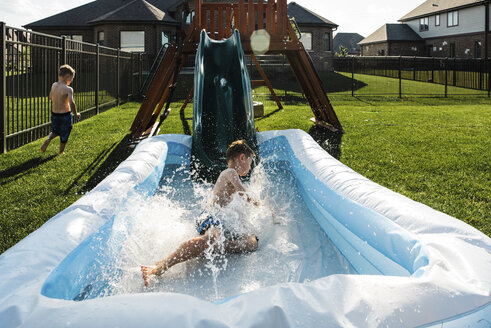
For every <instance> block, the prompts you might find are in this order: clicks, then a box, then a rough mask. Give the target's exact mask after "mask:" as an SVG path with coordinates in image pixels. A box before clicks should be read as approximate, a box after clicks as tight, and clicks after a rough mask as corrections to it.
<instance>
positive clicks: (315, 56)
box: [288, 2, 338, 69]
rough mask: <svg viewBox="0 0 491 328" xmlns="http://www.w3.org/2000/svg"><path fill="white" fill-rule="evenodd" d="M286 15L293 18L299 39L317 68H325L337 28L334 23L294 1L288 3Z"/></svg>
mask: <svg viewBox="0 0 491 328" xmlns="http://www.w3.org/2000/svg"><path fill="white" fill-rule="evenodd" d="M288 16H289V17H290V18H294V19H295V22H296V23H297V25H298V27H299V28H300V31H301V34H302V37H301V39H300V41H302V44H303V46H304V48H305V50H307V51H308V52H309V53H310V56H311V57H312V60H313V62H314V64H316V66H317V68H320V69H325V68H327V64H328V62H329V60H330V59H331V58H332V56H333V54H334V52H333V37H332V34H333V31H335V30H336V29H337V28H338V25H337V24H336V23H333V22H332V21H330V20H328V19H327V18H324V17H322V16H320V15H318V14H316V13H314V12H312V11H311V10H309V9H307V8H305V7H302V6H300V5H299V4H297V3H296V2H290V3H289V4H288Z"/></svg>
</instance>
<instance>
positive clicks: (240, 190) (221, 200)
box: [141, 140, 259, 286]
mask: <svg viewBox="0 0 491 328" xmlns="http://www.w3.org/2000/svg"><path fill="white" fill-rule="evenodd" d="M253 157H254V151H253V150H252V149H251V148H250V147H249V146H248V145H247V144H246V143H245V141H244V140H238V141H235V142H233V143H232V144H231V145H230V146H229V147H228V149H227V153H226V158H227V164H228V168H227V169H226V170H224V171H223V172H222V173H221V174H220V176H219V177H218V179H217V182H216V184H215V187H214V188H213V191H212V198H211V201H210V204H209V205H210V206H208V207H207V209H205V210H204V211H203V212H202V213H201V215H200V216H199V217H198V219H197V220H196V230H197V232H198V233H199V234H200V236H199V237H196V238H193V239H190V240H188V241H186V242H184V243H182V244H181V245H180V246H179V247H178V248H177V250H175V251H174V252H173V253H172V254H170V255H169V256H167V257H166V258H165V259H163V260H162V261H159V262H157V263H156V264H155V266H153V267H148V266H141V271H142V275H143V281H144V283H145V286H148V284H149V282H150V278H151V277H152V276H154V275H161V274H163V273H164V272H166V271H167V270H169V269H170V268H171V267H172V266H174V265H176V264H178V263H181V262H185V261H187V260H190V259H193V258H196V257H198V256H200V255H201V254H203V253H204V252H205V250H207V249H208V248H209V247H216V244H217V243H216V242H217V240H218V239H219V237H220V236H221V234H223V237H225V245H224V251H225V252H226V253H243V252H253V251H255V250H256V249H257V242H258V238H257V237H256V236H255V235H245V236H239V235H236V234H234V233H231V232H230V231H228V230H226V229H225V228H224V227H223V225H222V223H221V222H220V219H219V218H218V217H217V216H216V215H214V212H213V211H212V210H210V209H212V208H216V207H218V208H223V207H225V206H227V205H228V204H229V203H230V202H231V201H232V196H233V195H234V194H238V195H240V196H244V197H245V198H246V199H247V201H248V202H250V203H252V204H254V205H256V206H258V205H259V204H258V202H257V201H254V200H252V199H251V198H250V197H249V196H248V195H247V193H246V191H245V189H244V187H243V186H242V183H241V182H240V178H239V175H240V176H245V175H247V173H249V171H250V170H251V163H252V160H253ZM214 250H215V249H214Z"/></svg>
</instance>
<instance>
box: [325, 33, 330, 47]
mask: <svg viewBox="0 0 491 328" xmlns="http://www.w3.org/2000/svg"><path fill="white" fill-rule="evenodd" d="M324 51H331V33H324Z"/></svg>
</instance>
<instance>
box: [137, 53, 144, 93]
mask: <svg viewBox="0 0 491 328" xmlns="http://www.w3.org/2000/svg"><path fill="white" fill-rule="evenodd" d="M138 59H139V61H140V62H139V65H140V68H139V70H140V72H139V74H140V75H139V81H138V84H139V85H138V90H140V89H141V87H142V84H143V60H142V53H141V52H140V54H139V56H138ZM138 96H143V95H138Z"/></svg>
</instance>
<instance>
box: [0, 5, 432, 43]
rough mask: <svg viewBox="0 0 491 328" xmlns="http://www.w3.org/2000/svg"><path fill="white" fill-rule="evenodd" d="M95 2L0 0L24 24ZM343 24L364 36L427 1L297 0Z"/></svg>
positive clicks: (9, 19) (4, 15)
mask: <svg viewBox="0 0 491 328" xmlns="http://www.w3.org/2000/svg"><path fill="white" fill-rule="evenodd" d="M88 2H91V0H0V21H5V22H6V23H7V25H10V26H15V27H21V26H22V25H25V24H27V23H31V22H34V21H36V20H39V19H42V18H45V17H48V16H51V15H53V14H56V13H59V12H62V11H65V10H68V9H71V8H74V7H77V6H80V5H82V4H85V3H88ZM296 2H297V3H298V4H300V5H302V6H304V7H306V8H308V9H310V10H312V11H314V12H316V13H318V14H319V15H321V16H323V17H325V18H327V19H329V20H331V21H333V22H334V23H336V24H338V25H339V28H338V32H357V33H359V34H361V35H363V36H364V37H367V36H368V35H370V34H371V33H373V32H374V31H375V30H376V29H377V28H379V27H380V26H382V25H383V24H385V23H396V22H397V20H398V19H399V18H401V17H402V16H404V15H405V14H406V13H408V12H409V11H411V10H412V9H414V8H415V7H416V6H418V5H419V4H421V3H423V2H424V0H369V1H367V0H336V1H335V0H296Z"/></svg>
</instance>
